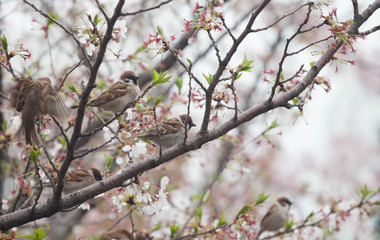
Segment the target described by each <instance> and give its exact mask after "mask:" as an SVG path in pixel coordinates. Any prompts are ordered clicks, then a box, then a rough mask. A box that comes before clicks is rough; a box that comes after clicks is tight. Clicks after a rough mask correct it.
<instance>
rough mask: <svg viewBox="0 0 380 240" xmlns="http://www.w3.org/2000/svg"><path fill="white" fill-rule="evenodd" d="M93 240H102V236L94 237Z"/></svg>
mask: <svg viewBox="0 0 380 240" xmlns="http://www.w3.org/2000/svg"><path fill="white" fill-rule="evenodd" d="M92 240H100V236H97V237H95V236H92Z"/></svg>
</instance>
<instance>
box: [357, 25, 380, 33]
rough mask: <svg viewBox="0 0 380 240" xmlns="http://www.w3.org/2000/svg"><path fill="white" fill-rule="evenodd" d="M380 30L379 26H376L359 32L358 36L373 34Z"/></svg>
mask: <svg viewBox="0 0 380 240" xmlns="http://www.w3.org/2000/svg"><path fill="white" fill-rule="evenodd" d="M379 30H380V25H378V26H376V27H373V28H371V29H369V30H367V31H364V32H360V33H359V35H369V34H371V33H374V32H376V31H379Z"/></svg>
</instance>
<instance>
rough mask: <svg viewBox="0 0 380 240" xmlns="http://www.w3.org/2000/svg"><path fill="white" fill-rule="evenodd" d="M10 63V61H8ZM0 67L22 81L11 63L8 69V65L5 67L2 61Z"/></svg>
mask: <svg viewBox="0 0 380 240" xmlns="http://www.w3.org/2000/svg"><path fill="white" fill-rule="evenodd" d="M8 62H9V61H8ZM0 65H1V66H3V67H4V68H5V70H7V71H8V72H9V73H10V74H12V76H13V77H14V78H15V79H17V81H20V78H19V76H17V75H16V73H15V72H14V70H13V68H12V66H11V63H9V66H8V67H7V65H5V64H4V63H3V62H1V61H0Z"/></svg>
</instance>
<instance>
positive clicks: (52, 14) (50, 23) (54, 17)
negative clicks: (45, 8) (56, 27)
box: [47, 12, 58, 27]
mask: <svg viewBox="0 0 380 240" xmlns="http://www.w3.org/2000/svg"><path fill="white" fill-rule="evenodd" d="M49 16H50V17H51V18H52V19H54V20H56V21H57V20H58V16H57V15H55V13H53V12H51V13H49ZM53 24H55V22H53V21H52V20H50V19H49V18H48V19H47V26H48V27H49V26H50V25H53Z"/></svg>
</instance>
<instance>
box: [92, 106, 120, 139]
mask: <svg viewBox="0 0 380 240" xmlns="http://www.w3.org/2000/svg"><path fill="white" fill-rule="evenodd" d="M88 109H90V111H91V112H92V113H93V114H94V115H95V116H96V117H97V118H98V119H99V120H100V121H101V122H102V123H103V124H105V122H104V120H103V118H101V117H100V116H99V115H98V114H97V113H96V112H95V111H94V109H92V108H90V107H88ZM106 127H107V128H108V129H109V130H110V131H111V132H112V133H113V135H114V136H116V139H117V140H118V141H119V143H120V144H121V145H124V143H123V141H121V140H120V138H119V136H118V134H119V132H120V131H119V130H118V133H115V131H114V130H113V129H112V128H111V127H110V126H106Z"/></svg>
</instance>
